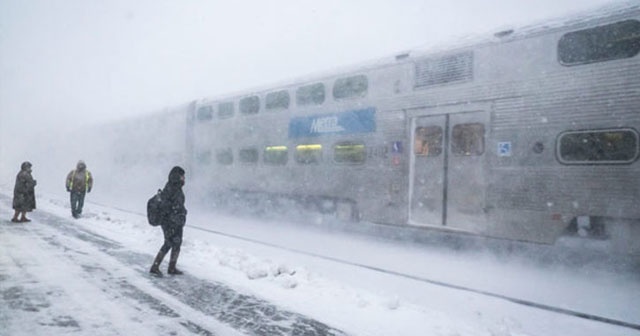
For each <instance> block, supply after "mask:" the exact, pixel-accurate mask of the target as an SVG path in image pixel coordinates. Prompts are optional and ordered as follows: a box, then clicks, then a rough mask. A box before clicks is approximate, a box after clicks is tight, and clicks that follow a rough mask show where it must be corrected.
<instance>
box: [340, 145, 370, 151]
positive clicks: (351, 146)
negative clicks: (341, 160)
mask: <svg viewBox="0 0 640 336" xmlns="http://www.w3.org/2000/svg"><path fill="white" fill-rule="evenodd" d="M363 148H364V145H362V144H354V145H336V149H337V150H341V149H363Z"/></svg>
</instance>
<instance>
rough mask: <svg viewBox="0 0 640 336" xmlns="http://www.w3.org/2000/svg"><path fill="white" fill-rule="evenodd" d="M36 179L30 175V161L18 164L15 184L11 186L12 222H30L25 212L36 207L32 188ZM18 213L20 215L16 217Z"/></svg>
mask: <svg viewBox="0 0 640 336" xmlns="http://www.w3.org/2000/svg"><path fill="white" fill-rule="evenodd" d="M36 183H37V182H36V180H34V179H33V176H31V162H29V161H25V162H23V163H22V165H21V166H20V172H19V173H18V175H17V176H16V185H15V187H14V188H13V209H14V210H15V212H14V214H13V218H11V221H12V222H14V223H21V222H22V223H24V222H30V221H31V220H30V219H28V218H27V212H31V211H33V209H35V208H36V194H35V191H34V188H35V186H36ZM18 215H21V216H20V218H18Z"/></svg>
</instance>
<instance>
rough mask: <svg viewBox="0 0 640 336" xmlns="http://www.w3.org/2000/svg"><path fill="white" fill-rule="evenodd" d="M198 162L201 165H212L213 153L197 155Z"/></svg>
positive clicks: (206, 152) (207, 152)
mask: <svg viewBox="0 0 640 336" xmlns="http://www.w3.org/2000/svg"><path fill="white" fill-rule="evenodd" d="M196 161H198V163H199V164H203V165H208V164H211V151H205V152H200V153H198V154H197V155H196Z"/></svg>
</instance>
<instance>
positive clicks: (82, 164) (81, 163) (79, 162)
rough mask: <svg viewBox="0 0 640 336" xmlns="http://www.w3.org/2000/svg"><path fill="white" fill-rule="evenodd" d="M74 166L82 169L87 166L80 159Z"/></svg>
mask: <svg viewBox="0 0 640 336" xmlns="http://www.w3.org/2000/svg"><path fill="white" fill-rule="evenodd" d="M76 168H77V169H80V170H82V169H85V168H87V165H86V164H85V163H84V161H82V160H80V161H78V164H77V165H76Z"/></svg>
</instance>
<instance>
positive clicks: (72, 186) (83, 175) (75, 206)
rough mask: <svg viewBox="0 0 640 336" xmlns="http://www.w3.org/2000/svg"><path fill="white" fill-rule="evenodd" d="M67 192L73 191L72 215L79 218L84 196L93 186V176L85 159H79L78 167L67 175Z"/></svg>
mask: <svg viewBox="0 0 640 336" xmlns="http://www.w3.org/2000/svg"><path fill="white" fill-rule="evenodd" d="M66 186H67V192H69V193H71V216H73V218H79V217H80V215H81V214H82V207H83V206H84V196H85V195H86V193H89V192H91V188H93V176H91V172H90V171H88V170H87V165H86V164H85V163H84V161H82V160H80V161H78V164H77V165H76V169H74V170H72V171H70V172H69V174H68V175H67V182H66Z"/></svg>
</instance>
